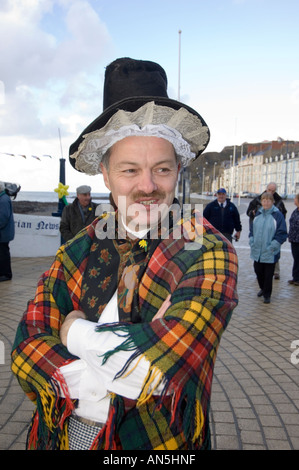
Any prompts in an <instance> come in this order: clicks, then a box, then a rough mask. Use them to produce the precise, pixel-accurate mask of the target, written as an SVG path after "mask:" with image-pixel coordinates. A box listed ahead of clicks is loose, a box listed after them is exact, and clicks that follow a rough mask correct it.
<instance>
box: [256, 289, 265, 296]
mask: <svg viewBox="0 0 299 470" xmlns="http://www.w3.org/2000/svg"><path fill="white" fill-rule="evenodd" d="M256 295H257V296H258V297H262V295H263V289H261V290H260V291H259V292H258V293H257V294H256Z"/></svg>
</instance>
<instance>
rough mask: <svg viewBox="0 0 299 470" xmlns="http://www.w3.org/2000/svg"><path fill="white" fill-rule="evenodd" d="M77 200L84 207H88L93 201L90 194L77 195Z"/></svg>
mask: <svg viewBox="0 0 299 470" xmlns="http://www.w3.org/2000/svg"><path fill="white" fill-rule="evenodd" d="M77 198H78V199H79V202H80V204H81V206H82V207H87V206H88V204H89V203H90V200H91V196H90V193H83V194H77Z"/></svg>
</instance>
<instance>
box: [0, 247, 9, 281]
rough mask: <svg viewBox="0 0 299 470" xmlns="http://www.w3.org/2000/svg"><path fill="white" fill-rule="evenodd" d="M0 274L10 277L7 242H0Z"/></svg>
mask: <svg viewBox="0 0 299 470" xmlns="http://www.w3.org/2000/svg"><path fill="white" fill-rule="evenodd" d="M0 276H6V277H8V278H9V279H11V278H12V272H11V263H10V251H9V244H8V243H4V242H1V243H0Z"/></svg>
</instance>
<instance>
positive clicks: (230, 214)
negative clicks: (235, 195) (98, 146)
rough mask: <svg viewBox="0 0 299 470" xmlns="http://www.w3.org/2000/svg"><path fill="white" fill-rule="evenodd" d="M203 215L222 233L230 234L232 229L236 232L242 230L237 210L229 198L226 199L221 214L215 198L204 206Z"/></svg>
mask: <svg viewBox="0 0 299 470" xmlns="http://www.w3.org/2000/svg"><path fill="white" fill-rule="evenodd" d="M203 216H204V217H205V218H206V219H207V220H208V221H209V222H210V223H211V224H212V225H213V226H214V227H215V228H216V229H217V230H219V232H221V233H222V234H225V233H229V234H230V235H232V233H233V231H234V230H236V232H241V230H242V225H241V221H240V214H239V211H238V209H237V207H236V206H235V204H234V203H233V202H231V201H230V199H226V206H225V207H224V209H223V216H222V209H221V207H220V206H219V203H218V201H217V199H215V201H212V202H210V203H209V204H208V205H207V206H206V208H205V209H204V211H203Z"/></svg>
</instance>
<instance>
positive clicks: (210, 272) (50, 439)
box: [12, 220, 238, 450]
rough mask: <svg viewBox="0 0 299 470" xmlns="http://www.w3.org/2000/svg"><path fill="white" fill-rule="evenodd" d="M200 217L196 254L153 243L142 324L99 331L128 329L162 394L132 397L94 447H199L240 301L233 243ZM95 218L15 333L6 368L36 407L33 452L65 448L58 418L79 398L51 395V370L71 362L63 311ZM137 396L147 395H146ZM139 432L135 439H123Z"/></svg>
mask: <svg viewBox="0 0 299 470" xmlns="http://www.w3.org/2000/svg"><path fill="white" fill-rule="evenodd" d="M203 222H204V224H203V236H202V237H201V243H202V246H199V247H198V249H196V250H186V249H185V242H186V240H184V239H179V240H172V239H165V240H161V242H160V243H159V244H158V246H157V248H156V249H155V251H154V253H153V256H152V257H151V259H150V262H149V264H148V266H147V268H146V271H145V273H144V275H143V277H142V279H141V282H140V285H139V289H138V295H139V299H138V301H139V305H140V312H141V318H142V322H141V323H136V324H131V323H119V324H117V325H113V327H112V326H111V325H106V326H105V327H104V328H106V329H109V328H113V329H114V331H115V329H116V328H117V327H119V328H121V329H122V330H125V331H126V332H127V335H128V337H127V341H126V344H125V345H124V346H123V347H124V348H125V347H127V345H128V344H130V345H131V346H132V344H133V345H134V347H135V348H137V349H136V352H135V353H134V357H136V355H138V354H139V355H144V356H145V357H146V358H147V359H148V360H149V361H150V363H151V370H152V371H153V372H154V371H155V370H159V371H160V372H162V375H163V377H164V379H165V382H166V385H165V393H163V394H162V395H161V396H160V397H158V396H151V397H150V398H146V399H142V400H140V401H139V402H138V401H137V404H136V406H133V407H131V408H130V409H129V410H127V411H126V413H124V414H122V416H121V419H120V420H119V423H116V424H115V425H114V428H111V426H110V425H109V432H110V434H111V432H112V433H113V432H114V433H117V437H116V436H112V438H111V435H110V437H108V432H107V430H105V429H104V430H103V433H102V435H103V436H104V434H105V433H106V434H105V436H104V437H103V439H102V443H99V445H98V448H101V447H103V446H104V447H106V448H109V445H110V441H111V439H112V441H113V439H114V440H115V442H116V441H117V443H118V444H117V446H118V447H117V448H122V449H131V448H132V447H131V446H132V445H136V448H140V449H142V448H145V449H169V450H170V449H173V450H174V449H191V448H192V449H193V448H196V449H199V448H203V447H204V446H205V443H206V441H207V439H208V433H209V430H208V424H207V422H208V411H209V401H210V394H211V385H212V376H213V367H214V363H215V359H216V352H217V348H218V345H219V341H220V337H221V334H222V333H223V331H224V329H225V328H226V326H227V324H228V321H229V319H230V316H231V313H232V311H233V309H234V308H235V306H236V305H237V293H236V283H237V271H238V263H237V256H236V253H235V251H234V249H233V247H232V245H231V244H230V243H228V242H227V240H226V239H225V238H224V237H222V236H221V235H220V234H219V233H218V232H217V231H216V230H215V229H214V228H213V227H212V226H211V225H210V224H209V223H208V222H207V221H205V220H204V221H203ZM96 223H97V220H96V221H95V222H94V223H93V224H92V225H91V226H89V227H88V228H86V229H84V230H83V231H82V232H80V233H79V234H78V235H77V236H76V237H75V239H74V240H73V241H72V242H68V243H67V244H66V245H65V246H63V247H61V249H60V250H59V251H58V254H57V256H56V258H55V260H54V262H53V265H52V266H51V268H50V270H49V271H48V272H47V273H45V274H44V275H43V276H42V278H41V279H40V281H39V284H38V288H37V291H36V296H35V299H34V300H32V301H30V302H29V303H28V308H27V311H26V312H25V314H24V316H23V319H22V320H21V322H20V325H19V327H18V331H17V334H16V339H15V343H14V347H13V352H12V370H13V372H14V373H15V374H16V376H17V377H18V380H19V382H20V385H21V386H22V387H23V389H24V391H25V392H26V393H27V394H28V396H29V398H30V399H32V400H35V401H36V403H37V413H36V414H35V421H37V415H38V424H34V422H33V424H32V428H31V431H30V432H31V434H32V433H33V432H35V433H36V437H35V443H33V444H34V445H33V447H35V448H52V449H54V448H63V445H67V444H65V442H67V438H66V436H65V434H66V426H65V425H64V422H65V419H66V418H67V414H70V413H71V409H72V407H74V406H75V403H71V401H70V400H68V399H66V400H62V399H60V398H59V397H58V396H57V377H56V375H55V372H56V371H57V368H59V367H60V366H62V365H64V364H66V363H67V362H68V361H69V360H74V359H75V358H74V357H73V356H72V355H71V354H70V353H69V352H68V351H67V349H66V348H65V347H64V346H63V345H62V344H61V342H60V340H59V329H60V325H61V323H62V322H63V320H64V317H65V316H66V315H67V314H68V313H69V312H70V311H71V310H73V309H78V308H79V306H80V298H81V290H82V278H83V274H84V270H85V267H86V265H87V260H88V255H89V252H90V249H91V247H92V243H93V239H94V234H95V226H96ZM200 235H201V234H200ZM190 243H193V242H190ZM169 293H171V306H170V308H169V309H168V310H167V312H166V314H165V316H164V318H163V319H160V320H155V321H153V322H152V321H151V320H152V318H153V316H154V315H155V313H156V312H157V311H158V309H159V308H160V306H161V305H162V303H163V301H164V300H165V299H166V297H167V296H168V294H169ZM100 330H101V329H100ZM99 336H100V332H99ZM109 354H113V351H111V352H108V354H107V358H108V360H109ZM128 367H129V364H128ZM122 373H123V371H120V373H119V375H121V374H122ZM145 389H146V384H145ZM167 391H169V392H170V393H171V397H172V399H171V400H170V398H169V395H167ZM141 395H142V397H143V398H144V393H142V394H141ZM116 399H119V400H120V401H121V400H122V398H121V397H116ZM111 408H112V407H111ZM66 409H67V412H66ZM46 415H47V416H46ZM62 415H63V419H62ZM112 415H113V412H112V411H111V416H112ZM109 419H110V418H108V421H109ZM115 426H116V427H115ZM141 429H142V432H141ZM135 433H137V434H138V436H137V434H136V436H135V437H136V439H137V441H138V442H135V441H136V439H133V438H132V437H131V438H129V436H130V435H131V434H132V435H133V434H134V435H135ZM29 435H30V433H29ZM109 439H110V440H109ZM30 442H31V443H32V442H33V439H32V436H31V438H30ZM62 442H63V443H64V444H63V445H62ZM103 442H104V444H103ZM132 442H135V444H132ZM95 447H96V446H95ZM134 448H135V447H134Z"/></svg>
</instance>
